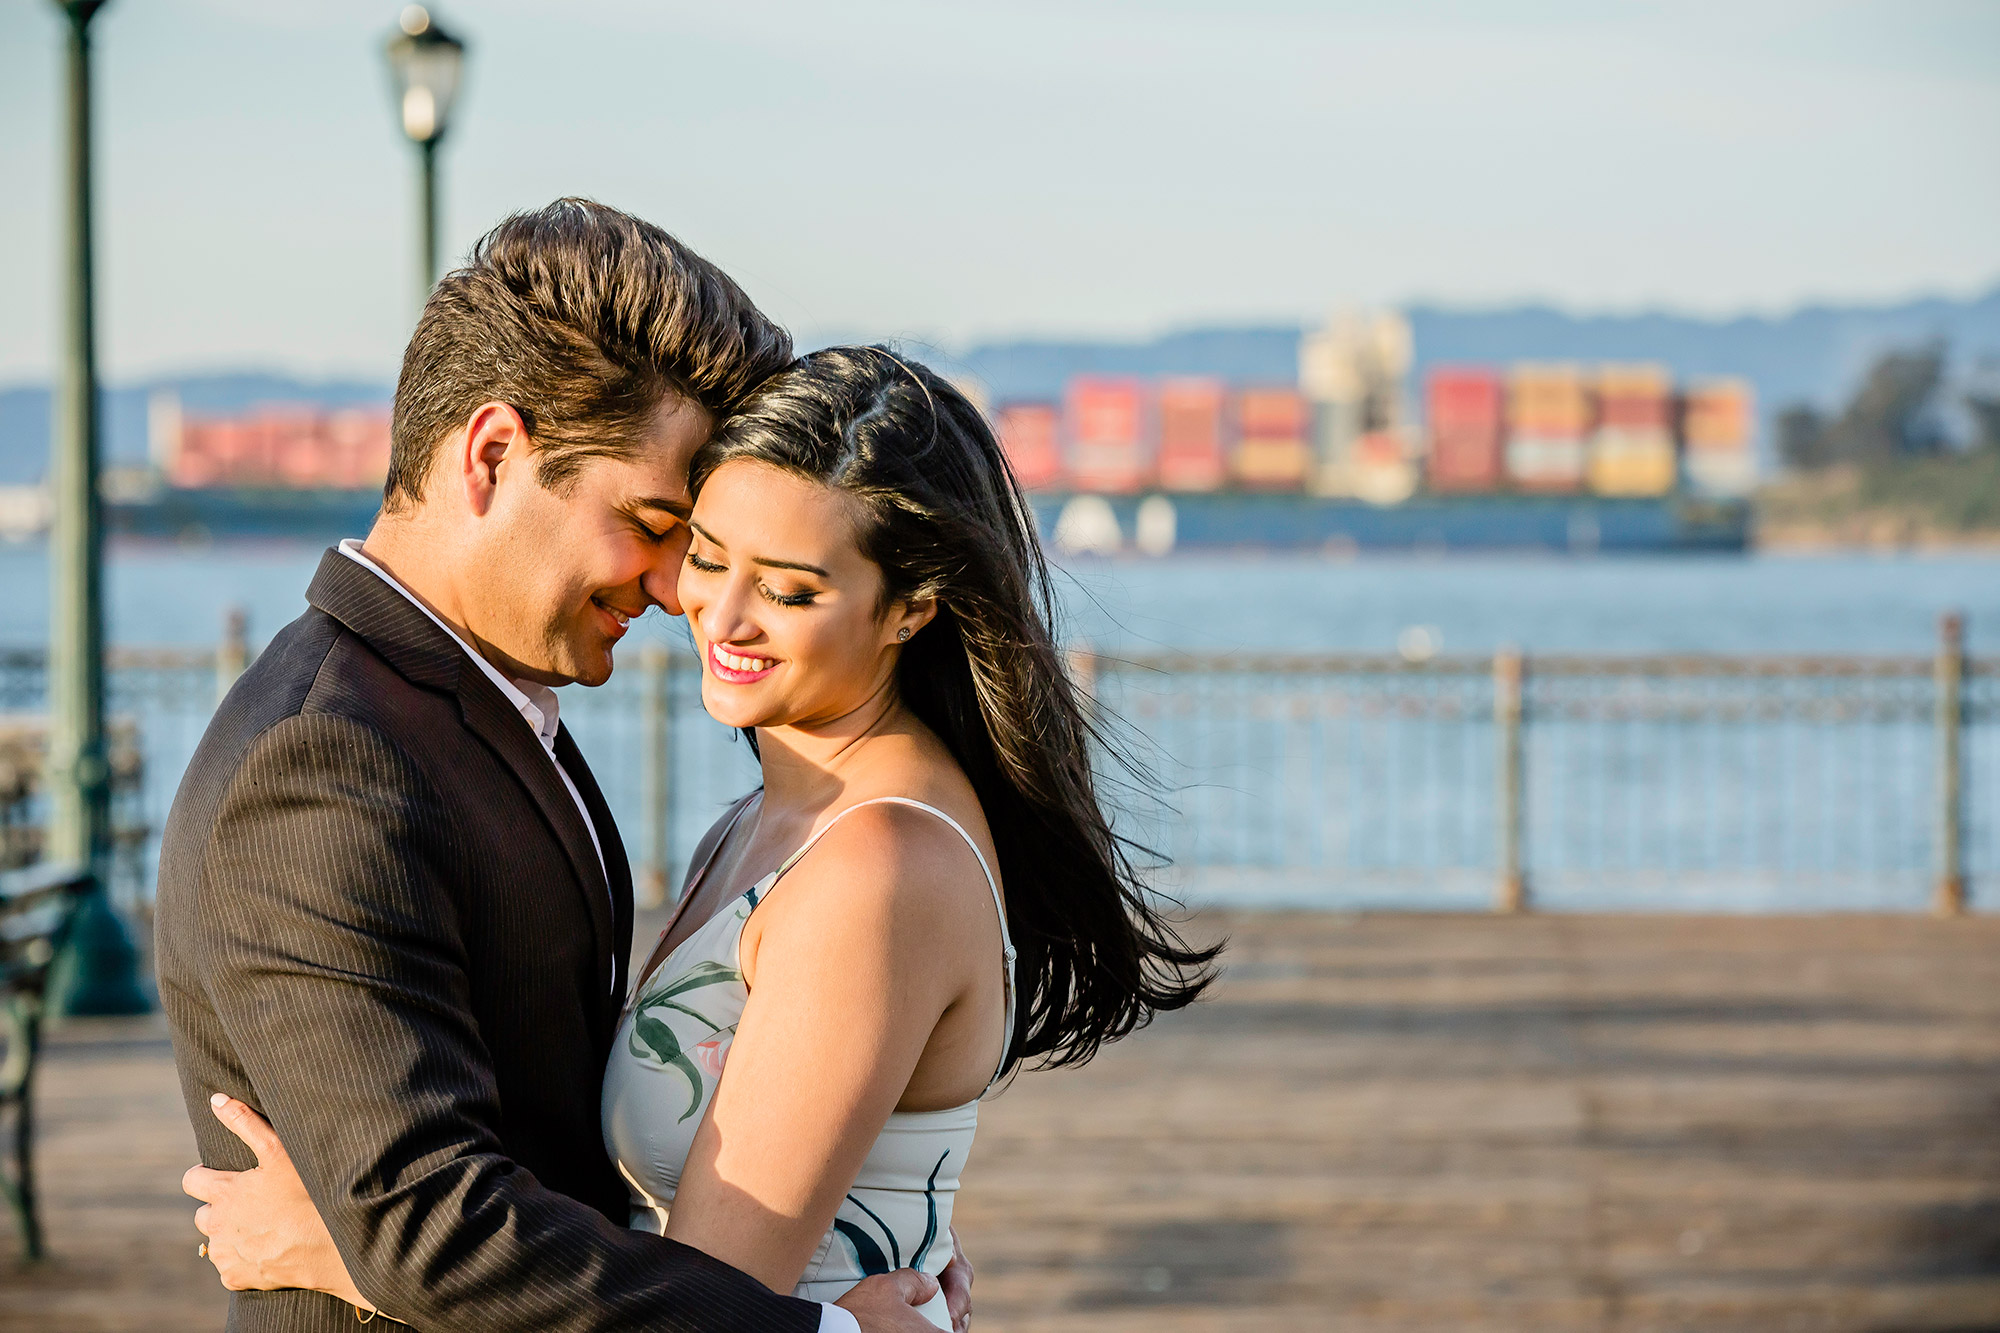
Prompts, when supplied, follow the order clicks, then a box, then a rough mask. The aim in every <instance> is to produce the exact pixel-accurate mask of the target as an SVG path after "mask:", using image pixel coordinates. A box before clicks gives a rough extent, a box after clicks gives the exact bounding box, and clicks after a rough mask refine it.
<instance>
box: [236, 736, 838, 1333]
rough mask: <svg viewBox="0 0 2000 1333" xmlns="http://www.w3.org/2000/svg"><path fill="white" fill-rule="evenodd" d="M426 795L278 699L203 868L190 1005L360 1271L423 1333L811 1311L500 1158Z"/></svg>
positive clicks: (693, 1325) (434, 815) (367, 741)
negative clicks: (199, 987) (208, 1012)
mask: <svg viewBox="0 0 2000 1333" xmlns="http://www.w3.org/2000/svg"><path fill="white" fill-rule="evenodd" d="M442 808H443V807H442V806H441V805H440V804H439V803H438V802H437V801H436V800H435V799H434V794H433V793H432V792H431V791H430V790H429V788H428V786H427V782H426V780H425V778H424V777H423V775H422V774H421V773H420V772H419V770H418V769H417V768H416V766H415V765H414V764H412V763H411V762H410V761H409V759H408V758H407V757H406V756H405V755H404V754H403V753H402V752H401V751H399V750H398V749H397V747H395V746H394V745H393V744H392V743H390V742H389V741H388V740H387V739H386V738H385V737H383V736H382V735H381V734H380V733H378V732H376V731H375V730H373V729H372V728H370V727H368V726H366V725H363V724H361V723H358V722H355V721H352V720H349V719H345V718H341V717H336V716H329V715H326V714H307V715H304V716H299V717H293V718H288V719H286V720H284V721H282V722H279V723H277V724H276V725H274V726H273V727H272V728H271V729H269V730H268V731H266V732H265V733H264V734H263V735H262V736H260V737H259V738H258V740H257V741H256V742H255V743H254V744H253V745H252V746H251V748H250V750H249V752H248V753H247V754H246V756H245V758H244V760H243V762H242V765H241V767H240V768H239V769H238V771H237V773H236V775H235V777H234V779H233V781H232V782H231V785H230V787H229V789H228V791H227V792H226V794H225V795H224V797H223V799H222V803H221V805H220V808H219V809H218V811H217V816H216V821H215V824H214V826H213V829H212V831H211V833H210V840H209V846H208V849H207V854H206V857H205V864H204V868H203V875H202V882H201V889H200V908H199V910H200V914H201V918H202V919H201V927H202V931H203V935H204V937H205V938H206V939H207V940H209V941H210V942H211V944H212V948H213V953H212V955H211V967H210V969H209V972H208V975H207V976H206V978H205V984H206V986H207V989H208V996H209V1001H210V1003H211V1004H212V1005H213V1007H214V1009H215V1011H216V1013H217V1015H218V1016H219V1018H220V1020H221V1022H222V1025H223V1028H224V1030H225V1032H226V1034H227V1037H228V1039H229V1042H230V1045H231V1046H233V1047H234V1049H235V1052H236V1054H237V1055H238V1057H239V1059H240V1060H241V1061H242V1065H243V1069H244V1071H245V1073H246V1074H247V1076H248V1078H249V1081H250V1083H251V1085H252V1087H251V1089H250V1091H251V1094H252V1095H251V1096H250V1098H249V1100H251V1101H252V1102H253V1103H254V1104H256V1105H257V1106H258V1107H259V1109H261V1110H262V1111H263V1112H264V1114H265V1115H266V1116H267V1117H268V1118H269V1119H270V1120H271V1122H272V1124H273V1125H274V1126H275V1127H276V1129H277V1131H278V1134H279V1137H280V1138H282V1139H283V1140H284V1142H285V1146H286V1148H287V1149H288V1150H289V1151H290V1153H291V1155H292V1158H293V1160H294V1162H295V1163H296V1164H297V1166H298V1169H299V1173H300V1175H301V1176H302V1177H303V1178H304V1181H305V1184H306V1188H307V1190H308V1191H309V1192H310V1193H311V1195H312V1197H313V1200H314V1202H315V1203H316V1204H317V1205H318V1206H319V1210H320V1213H321V1214H322V1215H323V1216H324V1217H325V1219H326V1222H327V1226H328V1228H329V1229H330V1230H331V1232H332V1234H333V1238H334V1242H335V1244H336V1245H337V1246H338V1247H339V1249H340V1252H341V1255H342V1257H343V1258H344V1259H345V1260H346V1261H347V1266H348V1269H349V1271H350V1272H351V1273H352V1274H353V1276H354V1280H355V1283H356V1285H357V1286H359V1287H360V1288H361V1290H362V1291H364V1292H366V1293H367V1294H368V1296H369V1298H370V1299H371V1300H373V1301H374V1302H375V1303H376V1305H378V1306H379V1307H380V1308H382V1309H383V1310H385V1311H386V1312H388V1313H390V1314H392V1315H395V1316H396V1317H398V1318H400V1319H403V1320H405V1321H407V1322H409V1323H411V1324H413V1325H415V1326H416V1327H418V1328H427V1329H480V1330H493V1333H506V1331H508V1330H517V1329H518V1330H522V1331H523V1333H526V1330H543V1329H554V1330H566V1331H572V1333H596V1331H597V1330H638V1329H646V1330H674V1331H677V1333H678V1331H681V1330H685V1333H735V1331H737V1330H741V1331H742V1333H751V1331H752V1330H756V1333H769V1331H771V1330H778V1331H784V1330H793V1329H796V1330H799V1333H811V1330H816V1329H817V1328H818V1327H819V1321H820V1313H821V1312H820V1307H819V1306H817V1305H813V1304H809V1303H807V1302H804V1301H797V1300H794V1299H792V1298H791V1297H789V1296H778V1295H775V1294H773V1293H772V1292H770V1291H769V1290H767V1289H766V1288H765V1287H764V1286H763V1285H762V1284H760V1283H758V1282H757V1281H755V1280H754V1279H752V1278H750V1277H748V1276H746V1275H745V1274H742V1273H740V1272H738V1271H737V1270H735V1269H733V1268H730V1267H729V1266H728V1265H726V1264H723V1263H721V1262H719V1261H717V1260H714V1259H711V1258H709V1257H708V1256H707V1255H704V1254H702V1253H700V1252H699V1251H696V1250H693V1249H690V1248H688V1247H686V1246H683V1245H679V1244H676V1243H674V1242H671V1241H666V1240H662V1239H661V1238H659V1237H656V1236H650V1235H645V1234H642V1233H638V1232H633V1231H627V1230H624V1229H623V1228H620V1227H617V1226H614V1225H613V1224H612V1223H610V1222H609V1221H607V1220H606V1219H605V1218H604V1217H603V1216H602V1215H601V1214H599V1213H598V1212H597V1211H596V1210H594V1209H592V1208H590V1207H588V1206H587V1205H585V1204H583V1203H580V1202H578V1201H576V1200H574V1199H570V1198H568V1197H566V1196H564V1195H561V1194H557V1193H555V1192H553V1191H550V1190H548V1189H545V1188H543V1187H542V1186H541V1185H540V1184H539V1183H538V1182H537V1181H536V1180H535V1178H534V1176H533V1175H532V1174H531V1173H530V1172H528V1171H526V1170H524V1169H522V1168H520V1167H518V1166H516V1165H515V1164H514V1163H512V1162H511V1161H509V1160H508V1159H507V1158H506V1157H505V1156H504V1155H503V1152H502V1150H501V1146H500V1140H499V1137H498V1135H497V1133H496V1126H497V1125H498V1124H499V1123H500V1118H501V1107H500V1105H499V1101H498V1097H497V1093H496V1089H495V1085H494V1080H493V1076H492V1070H491V1063H490V1060H489V1058H488V1053H487V1051H486V1049H485V1047H484V1045H483V1044H482V1040H481V1036H480V1032H479V1030H478V1027H477V1025H476V1023H475V1021H474V1019H473V1017H472V1015H471V1013H470V1010H469V1006H468V984H467V974H466V961H467V960H466V958H465V956H464V953H463V949H462V947H461V944H460V942H459V941H460V935H459V930H458V927H457V918H456V907H455V905H454V902H453V897H452V895H451V893H449V892H448V891H447V886H448V885H449V883H450V876H451V875H452V872H453V867H452V865H451V861H452V859H453V858H452V855H451V848H452V842H453V837H454V834H453V831H452V829H451V828H450V827H448V826H447V825H448V821H447V820H446V819H445V817H444V816H443V815H442V814H441V813H440V811H441V810H442ZM223 1091H236V1090H233V1089H223ZM250 1164H251V1163H250V1162H248V1161H247V1160H245V1161H232V1162H221V1163H213V1165H219V1166H223V1167H227V1168H232V1169H240V1168H242V1167H245V1166H248V1165H250Z"/></svg>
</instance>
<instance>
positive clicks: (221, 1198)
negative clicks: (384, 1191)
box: [181, 1092, 375, 1310]
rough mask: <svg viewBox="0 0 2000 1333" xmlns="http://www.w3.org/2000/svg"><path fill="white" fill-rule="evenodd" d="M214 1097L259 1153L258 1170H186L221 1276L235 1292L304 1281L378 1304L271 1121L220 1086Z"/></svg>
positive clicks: (214, 1104)
mask: <svg viewBox="0 0 2000 1333" xmlns="http://www.w3.org/2000/svg"><path fill="white" fill-rule="evenodd" d="M208 1103H209V1106H210V1107H211V1108H212V1109H213V1110H214V1112H215V1118H216V1119H217V1120H220V1121H221V1122H222V1123H223V1126H224V1127H225V1128H227V1129H228V1130H229V1132H230V1133H232V1134H234V1135H235V1136H236V1137H237V1138H239V1139H242V1140H243V1142H244V1143H245V1144H246V1145H248V1147H249V1149H250V1151H251V1152H253V1153H255V1154H256V1156H257V1166H256V1169H255V1170H251V1171H212V1170H210V1169H209V1168H208V1167H205V1166H197V1167H193V1168H190V1169H189V1171H188V1173H187V1174H186V1175H184V1176H182V1177H181V1189H182V1190H183V1191H184V1192H185V1193H187V1194H189V1195H192V1196H193V1197H194V1198H197V1199H200V1200H202V1205H201V1207H199V1208H197V1209H195V1211H194V1224H195V1228H196V1229H197V1230H199V1231H200V1232H201V1234H202V1235H204V1236H206V1237H208V1246H207V1250H208V1261H209V1262H210V1263H212V1264H214V1265H215V1271H216V1272H217V1273H218V1274H220V1275H221V1278H222V1285H223V1286H225V1287H227V1288H229V1289H230V1290H231V1291H276V1290H279V1289H281V1288H287V1287H299V1288H305V1289H307V1290H311V1291H323V1292H325V1293H327V1294H328V1295H329V1296H338V1297H339V1298H340V1299H341V1300H343V1301H346V1302H347V1303H348V1304H349V1305H354V1306H359V1307H360V1308H361V1309H363V1310H373V1309H374V1308H375V1307H374V1306H373V1305H372V1304H370V1303H369V1301H368V1298H367V1297H365V1296H363V1295H362V1294H361V1292H360V1291H359V1289H357V1288H356V1287H355V1285H354V1279H353V1278H352V1277H350V1276H349V1275H348V1272H347V1265H346V1263H345V1262H344V1261H342V1259H341V1257H340V1251H339V1250H337V1249H335V1248H334V1245H333V1236H332V1234H331V1233H329V1232H328V1231H327V1229H326V1223H325V1222H324V1221H323V1220H322V1219H321V1218H320V1215H319V1210H318V1209H316V1208H315V1207H313V1201H312V1198H311V1197H310V1196H309V1195H307V1193H306V1187H305V1182H303V1181H301V1180H300V1179H299V1173H298V1171H297V1170H296V1169H295V1168H294V1167H293V1166H292V1159H291V1156H290V1154H288V1153H287V1152H286V1151H285V1145H284V1144H282V1143H280V1142H279V1141H278V1135H277V1131H275V1130H273V1129H272V1128H271V1124H270V1122H269V1121H267V1120H265V1119H264V1117H263V1116H261V1115H258V1114H257V1113H256V1112H255V1111H253V1110H251V1109H250V1108H249V1107H248V1106H245V1105H244V1104H243V1103H242V1102H239V1101H237V1100H236V1099H235V1098H234V1097H225V1096H223V1095H222V1094H221V1093H219V1092H218V1093H216V1094H215V1095H214V1096H213V1097H210V1098H209V1099H208Z"/></svg>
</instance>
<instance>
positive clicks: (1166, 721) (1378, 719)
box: [0, 620, 2000, 912]
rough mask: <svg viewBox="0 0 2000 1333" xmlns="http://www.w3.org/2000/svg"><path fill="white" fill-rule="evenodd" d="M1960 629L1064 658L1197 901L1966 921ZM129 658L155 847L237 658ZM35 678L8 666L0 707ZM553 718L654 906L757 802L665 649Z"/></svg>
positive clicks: (1149, 831) (1978, 729)
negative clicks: (1574, 648) (1694, 641)
mask: <svg viewBox="0 0 2000 1333" xmlns="http://www.w3.org/2000/svg"><path fill="white" fill-rule="evenodd" d="M1962 645H1963V636H1962V633H1961V631H1960V629H1959V627H1958V624H1957V622H1956V621H1955V620H1949V621H1947V623H1946V625H1945V629H1944V633H1943V635H1942V637H1941V639H1940V643H1939V648H1938V651H1937V652H1936V654H1935V655H1933V656H1931V657H1909V658H1863V657H1698V656H1655V657H1581V656H1572V655H1564V656H1548V657H1533V656H1528V655H1525V654H1521V653H1517V652H1513V651H1503V652H1501V653H1499V654H1496V655H1495V656H1493V657H1478V658H1474V657H1451V658H1447V657H1437V658H1432V659H1429V660H1423V661H1409V660H1405V659H1404V658H1401V657H1393V656H1366V655H1352V654H1337V655H1334V654H1329V655H1285V656H1250V655H1240V654H1231V655H1200V656H1195V655H1158V656H1146V657H1114V656H1104V655H1096V654H1092V653H1089V652H1087V651H1083V652H1078V653H1077V654H1074V655H1073V657H1072V661H1073V664H1074V669H1075V670H1076V672H1077V674H1078V675H1079V678H1080V679H1082V680H1083V681H1084V683H1085V684H1086V685H1087V687H1088V688H1089V689H1090V690H1091V691H1092V692H1093V693H1094V694H1095V695H1096V696H1097V698H1098V699H1099V700H1100V701H1101V702H1102V703H1103V704H1104V705H1105V706H1106V708H1107V709H1108V710H1110V712H1111V714H1112V715H1113V716H1114V717H1116V718H1118V719H1120V723H1119V725H1120V727H1121V729H1122V730H1123V732H1124V733H1125V736H1126V738H1127V739H1128V740H1129V741H1130V743H1131V744H1130V746H1129V748H1130V749H1131V750H1133V751H1134V752H1135V753H1136V756H1137V758H1138V759H1139V761H1140V763H1141V764H1142V766H1144V767H1146V768H1148V769H1150V770H1151V771H1152V772H1153V773H1155V774H1156V775H1157V777H1158V779H1159V780H1160V784H1161V791H1160V799H1158V800H1133V801H1130V802H1126V803H1124V804H1122V805H1121V813H1120V824H1121V828H1123V829H1124V830H1125V831H1126V832H1128V833H1130V834H1131V836H1133V837H1134V838H1135V839H1137V840H1138V841H1140V842H1142V843H1145V844H1146V845H1148V846H1150V847H1153V848H1156V849H1158V850H1159V851H1160V852H1161V853H1162V854H1163V855H1164V857H1165V858H1166V859H1167V860H1168V861H1169V862H1170V865H1169V866H1168V868H1166V869H1165V870H1164V871H1162V872H1161V875H1160V883H1161V884H1162V886H1163V887H1165V888H1166V889H1167V890H1168V891H1170V892H1173V893H1176V894H1177V895H1179V896H1182V897H1184V898H1186V899H1188V900H1190V901H1197V902H1219V903H1243V904H1265V905H1281V904H1294V905H1311V906H1322V907H1336V908H1382V907H1403V908H1428V909H1454V910H1474V909H1485V908H1496V909H1499V910H1520V909H1523V908H1526V907H1529V906H1531V905H1532V906H1539V907H1552V908H1584V907H1595V908H1616V907H1643V908H1665V909H1690V910H1821V909H1842V908H1848V909H1874V910H1919V909H1922V908H1923V907H1925V906H1926V905H1929V906H1931V907H1933V908H1935V909H1936V910H1940V911H1946V912H1952V911H1958V910H1962V908H1963V907H1964V906H1965V904H1966V901H1967V894H1968V885H1970V886H1971V887H1972V891H1973V893H1974V896H1975V897H1976V895H1977V889H1978V886H1979V885H1980V884H1981V883H1982V882H1983V881H1984V879H1985V878H1986V877H1988V876H1991V875H1994V874H1995V873H1996V872H2000V819H1996V818H1995V815H1996V814H2000V809H1996V807H1995V803H1994V797H1995V795H1996V794H2000V727H1996V726H1995V725H1994V724H1995V723H1996V722H2000V661H1984V660H1978V659H1968V658H1966V657H1965V655H1964V652H1963V646H1962ZM248 656H249V655H248V653H247V651H245V650H244V648H243V646H242V644H241V642H240V636H239V637H238V639H237V640H236V641H235V642H234V643H231V642H225V644H224V645H223V647H222V648H221V649H219V650H193V651H179V650H175V651H165V650H159V651H155V650H143V651H142V650H131V649H126V650H119V651H116V652H114V653H113V654H112V657H111V662H110V672H109V681H110V711H111V714H112V715H113V717H114V719H122V720H126V721H129V723H130V724H131V725H132V726H134V727H136V729H137V732H138V734H139V736H140V737H141V744H142V745H143V748H144V751H145V755H146V766H145V777H144V789H143V792H142V794H141V797H140V801H139V808H140V810H141V811H142V812H143V814H144V817H145V819H146V820H147V822H148V823H149V824H150V826H151V828H152V829H153V831H154V833H155V836H156V835H157V828H158V825H159V824H160V823H161V822H163V821H164V819H165V815H166V811H167V809H168V806H169V804H170V802H171V800H172V796H173V790H174V787H175V786H176V785H177V784H178V781H179V777H180V773H181V772H182V770H183V769H184V767H185V765H186V763H187V761H188V758H189V757H190V756H191V755H192V753H193V749H194V746H195V744H196V742H197V741H198V740H199V738H200V735H201V732H202V729H203V728H204V727H205V726H206V724H207V720H208V716H209V714H210V712H211V711H212V709H213V707H214V704H215V701H216V699H217V697H218V694H219V690H220V689H223V688H226V687H227V684H228V683H229V681H230V680H232V679H233V678H234V675H235V674H236V673H237V672H238V671H240V670H241V669H242V665H243V663H244V662H245V661H247V660H248ZM41 690H42V666H41V655H40V653H39V652H37V651H13V652H4V653H0V713H16V714H19V713H31V712H32V711H33V710H35V709H37V708H38V707H39V706H40V702H41V697H42V694H41ZM563 717H564V720H565V722H566V723H567V724H568V725H569V726H570V728H571V729H572V731H573V732H574V733H575V735H576V737H577V741H578V744H579V745H580V746H581V747H582V749H583V751H584V753H585V754H586V755H587V756H588V757H589V758H590V761H591V764H592V766H593V768H594V769H595V771H596V773H597V775H598V778H599V781H600V784H601V785H602V786H603V788H604V790H605V793H606V797H607V799H608V800H609V801H610V802H611V805H612V808H613V812H614V814H615V815H616V817H617V819H618V823H619V826H620V828H621V829H622V830H623V831H624V834H625V838H626V842H627V845H628V850H629V851H630V853H631V855H632V859H633V863H634V867H635V871H636V872H637V877H638V880H639V887H640V893H641V896H642V899H646V900H650V901H655V902H657V901H661V900H663V899H664V897H666V896H667V895H668V892H669V886H670V885H672V884H675V883H678V879H679V872H680V870H681V868H682V864H683V862H684V860H685V858H686V856H687V854H688V851H689V850H690V849H691V848H692V847H693V845H694V843H695V841H696V840H697V839H698V838H699V836H700V834H701V832H702V831H703V830H704V829H705V828H706V827H707V826H708V824H709V823H710V821H712V820H713V819H714V817H715V816H716V814H717V813H718V812H719V811H720V810H721V809H722V808H723V807H724V806H725V805H726V804H727V803H728V802H729V801H730V800H731V799H733V798H734V797H735V796H737V795H739V794H740V793H742V792H743V791H745V790H747V789H748V788H749V787H750V786H751V785H752V784H754V782H755V781H756V767H755V764H754V762H753V761H752V759H751V757H750V755H749V752H748V748H747V747H746V746H744V745H743V744H742V743H741V741H740V740H738V739H737V738H736V737H735V735H734V733H733V732H730V731H728V730H726V729H724V728H722V727H720V726H717V725H716V724H715V723H714V722H712V721H710V720H709V719H708V718H707V717H706V715H705V714H703V713H702V711H701V705H700V683H699V672H698V666H697V664H696V663H695V661H694V660H693V659H692V657H691V656H690V655H689V654H687V653H686V652H685V651H682V650H675V651H669V650H667V649H665V648H663V647H661V646H659V645H651V646H647V647H644V648H641V649H640V650H639V651H638V652H636V653H635V654H632V655H631V656H629V657H628V658H627V660H626V661H625V663H623V664H622V665H621V668H620V670H619V671H618V672H617V673H616V674H615V675H614V676H613V677H612V679H611V681H610V682H609V683H608V684H606V685H605V686H602V687H600V688H598V689H594V690H582V689H571V690H567V691H565V692H564V695H563Z"/></svg>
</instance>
